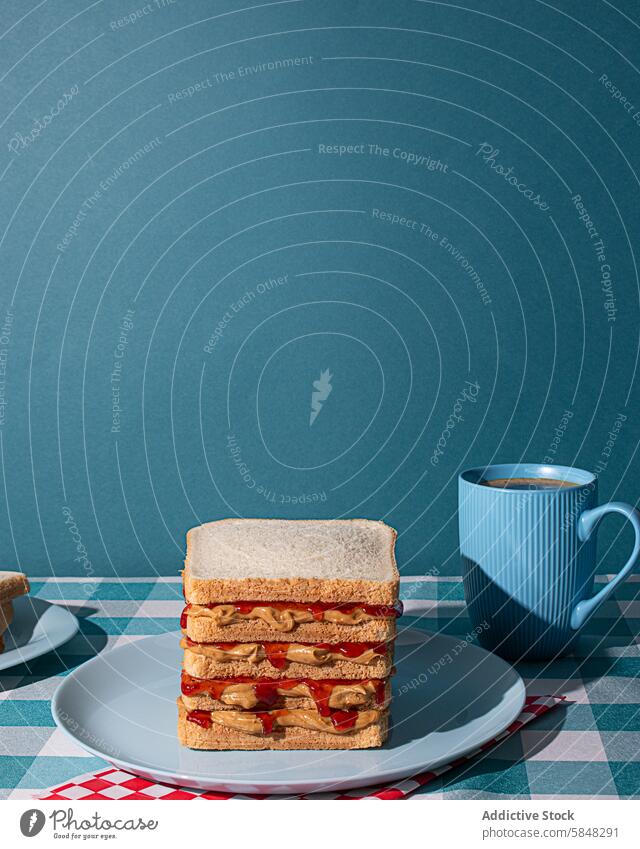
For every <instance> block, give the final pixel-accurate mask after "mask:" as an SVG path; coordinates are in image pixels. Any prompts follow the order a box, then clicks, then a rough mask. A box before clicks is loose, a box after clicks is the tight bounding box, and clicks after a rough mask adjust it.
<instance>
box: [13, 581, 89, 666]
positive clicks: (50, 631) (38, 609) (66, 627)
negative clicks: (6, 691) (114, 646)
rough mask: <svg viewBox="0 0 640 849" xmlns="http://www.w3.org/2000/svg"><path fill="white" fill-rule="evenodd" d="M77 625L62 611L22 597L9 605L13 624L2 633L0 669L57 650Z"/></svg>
mask: <svg viewBox="0 0 640 849" xmlns="http://www.w3.org/2000/svg"><path fill="white" fill-rule="evenodd" d="M78 628H79V623H78V620H77V619H76V617H75V616H74V615H73V613H70V612H69V611H68V610H67V609H66V608H64V607H60V606H59V605H57V604H52V603H51V602H50V601H45V600H44V599H42V598H31V596H28V595H24V596H20V598H17V599H15V601H14V602H13V622H12V623H11V625H10V627H9V629H8V630H7V631H5V632H4V635H3V636H4V645H5V650H4V651H3V652H2V653H1V654H0V670H2V669H8V668H9V667H10V666H16V665H17V664H19V663H25V661H27V660H33V659H34V658H36V657H40V656H41V655H43V654H47V652H50V651H52V650H53V649H57V648H58V646H61V645H62V644H63V643H66V642H67V640H70V639H71V637H73V635H74V634H75V633H76V632H77V630H78Z"/></svg>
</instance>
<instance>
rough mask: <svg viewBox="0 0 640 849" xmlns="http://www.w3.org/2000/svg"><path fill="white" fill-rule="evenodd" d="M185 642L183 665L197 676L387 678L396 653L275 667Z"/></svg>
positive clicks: (188, 671)
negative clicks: (220, 657)
mask: <svg viewBox="0 0 640 849" xmlns="http://www.w3.org/2000/svg"><path fill="white" fill-rule="evenodd" d="M185 645H186V644H185V643H183V648H184V649H185V651H184V661H183V669H184V671H185V672H187V673H188V674H189V675H192V676H193V677H194V678H239V677H245V676H246V677H249V678H317V679H322V678H349V679H362V678H367V679H368V678H386V677H387V676H388V675H391V671H392V667H393V655H392V651H391V649H390V648H389V649H388V650H387V653H386V654H384V655H378V656H376V657H374V659H373V660H372V661H371V663H369V664H362V663H360V664H358V663H352V662H351V660H345V659H341V660H336V661H332V662H329V663H325V664H324V665H322V666H317V665H315V666H314V665H312V664H309V663H298V662H296V661H292V662H287V663H286V664H285V668H284V669H276V668H275V667H274V666H273V665H272V664H271V663H270V662H269V661H268V660H266V659H264V658H263V659H262V660H257V662H256V661H248V660H245V659H227V660H224V661H217V660H215V659H214V658H212V657H208V656H207V655H205V654H197V653H196V652H195V651H192V650H191V648H186V647H185Z"/></svg>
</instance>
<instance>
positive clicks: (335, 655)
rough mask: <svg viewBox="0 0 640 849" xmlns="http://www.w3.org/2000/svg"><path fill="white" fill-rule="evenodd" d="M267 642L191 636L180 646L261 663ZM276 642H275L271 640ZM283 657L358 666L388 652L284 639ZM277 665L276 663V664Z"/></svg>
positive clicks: (225, 658) (265, 657) (223, 658)
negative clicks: (354, 650) (196, 639)
mask: <svg viewBox="0 0 640 849" xmlns="http://www.w3.org/2000/svg"><path fill="white" fill-rule="evenodd" d="M268 645H269V644H266V646H267V647H265V644H263V643H220V644H216V643H194V642H192V641H191V640H188V639H182V640H181V642H180V646H181V647H182V648H184V649H189V651H191V652H193V653H194V654H199V655H204V656H205V657H209V658H211V659H212V660H214V661H216V663H226V662H229V661H238V660H240V661H244V662H246V663H260V661H263V660H269V659H270V657H271V655H270V652H269V651H268ZM272 645H273V644H272ZM281 645H283V646H285V648H284V649H283V650H282V653H281V654H282V657H283V661H284V662H285V663H304V664H305V665H308V666H324V665H325V664H327V663H332V662H339V661H342V660H345V659H348V660H349V661H350V662H351V663H355V664H357V665H358V666H366V665H368V664H370V663H372V662H373V661H374V660H376V659H377V658H379V657H380V656H381V654H384V653H385V652H383V651H380V650H378V647H377V646H371V647H368V646H366V645H363V647H362V651H360V652H359V653H358V654H354V653H350V654H348V655H345V654H344V653H341V652H340V651H338V650H337V648H338V647H335V648H334V647H332V646H319V645H308V644H305V643H283V644H281ZM274 665H275V664H274Z"/></svg>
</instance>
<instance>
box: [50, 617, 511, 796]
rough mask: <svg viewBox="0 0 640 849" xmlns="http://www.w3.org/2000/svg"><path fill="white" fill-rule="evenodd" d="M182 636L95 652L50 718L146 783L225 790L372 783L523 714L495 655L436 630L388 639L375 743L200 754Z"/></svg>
mask: <svg viewBox="0 0 640 849" xmlns="http://www.w3.org/2000/svg"><path fill="white" fill-rule="evenodd" d="M178 641H179V634H162V635H160V636H154V637H147V638H144V639H141V640H138V641H136V642H132V643H130V644H128V645H125V646H121V647H119V648H117V649H114V650H113V651H110V652H108V653H105V654H103V655H99V656H97V657H95V658H93V659H92V660H90V661H88V662H87V663H85V664H83V665H82V666H80V667H78V669H76V670H75V671H74V672H72V673H71V674H70V675H69V676H68V677H67V678H65V680H64V681H63V682H62V684H61V685H60V686H59V688H58V690H57V692H56V694H55V697H54V699H53V704H52V711H53V717H54V719H55V721H56V723H57V724H58V725H59V726H60V728H62V729H63V730H64V731H66V732H67V734H69V735H70V736H71V737H72V738H73V739H74V740H75V741H76V742H77V743H78V744H79V745H80V746H82V747H83V748H84V749H86V750H87V751H89V752H91V753H92V754H94V755H98V756H99V757H102V758H105V759H106V760H107V761H109V762H110V763H112V764H114V765H115V766H117V767H120V768H122V769H125V770H128V771H130V772H134V773H136V774H137V775H141V776H143V777H145V778H148V779H151V780H154V781H164V782H168V783H170V784H180V785H182V786H189V787H195V788H198V789H207V790H219V791H225V792H231V793H310V792H314V791H331V790H338V789H346V788H348V787H362V786H365V785H370V784H379V783H381V782H387V781H391V780H395V779H400V778H406V777H407V776H410V775H415V774H416V773H419V772H422V771H424V770H427V769H433V768H435V767H437V766H439V765H442V764H444V763H447V762H449V761H451V760H453V759H454V758H457V757H459V756H460V755H463V754H465V753H467V752H470V751H472V750H473V749H476V748H477V747H478V746H480V745H482V743H485V742H487V740H490V739H491V738H492V737H494V736H495V735H497V734H499V733H500V732H501V731H503V730H504V729H505V728H506V727H507V726H508V725H509V724H510V723H511V722H512V721H513V720H514V719H515V718H516V717H517V716H518V714H519V713H520V711H521V709H522V706H523V704H524V697H525V689H524V684H523V683H522V679H521V678H520V677H519V675H518V674H517V673H516V672H515V671H514V670H513V669H512V668H511V667H510V666H509V665H508V664H506V663H505V662H504V661H503V660H501V659H500V658H498V657H496V656H495V655H492V654H489V653H488V652H486V651H484V650H483V649H480V648H477V647H476V646H473V645H465V644H464V643H463V642H462V641H461V640H458V639H455V638H454V637H447V636H444V635H442V634H426V633H425V632H423V631H417V630H405V631H403V632H402V634H401V635H400V637H399V639H398V643H397V645H396V665H397V670H398V671H397V674H396V676H395V678H394V679H393V681H394V686H393V690H394V698H393V706H392V726H393V730H392V732H391V737H390V739H389V741H388V742H387V743H386V745H385V746H384V747H383V748H381V749H364V750H360V751H357V750H356V751H342V752H339V751H327V752H321V751H302V752H271V751H266V752H201V751H193V750H190V749H184V748H182V747H181V746H180V745H179V743H178V740H177V738H176V716H177V711H176V698H177V696H178V693H179V670H180V666H181V662H182V651H181V650H180V647H179V645H178Z"/></svg>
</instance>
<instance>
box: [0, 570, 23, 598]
mask: <svg viewBox="0 0 640 849" xmlns="http://www.w3.org/2000/svg"><path fill="white" fill-rule="evenodd" d="M29 589H30V587H29V579H28V578H27V576H26V575H23V574H22V572H6V571H3V570H0V601H11V600H12V599H14V598H18V596H21V595H26V594H27V593H28V592H29Z"/></svg>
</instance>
